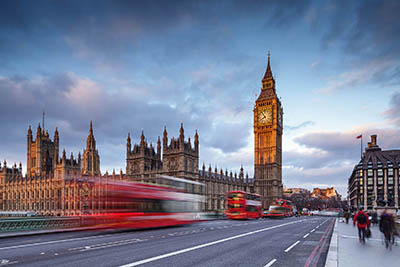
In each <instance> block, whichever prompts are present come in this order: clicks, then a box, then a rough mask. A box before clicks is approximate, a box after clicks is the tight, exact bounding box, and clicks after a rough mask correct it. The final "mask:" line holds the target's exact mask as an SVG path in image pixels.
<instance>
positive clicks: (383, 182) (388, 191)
mask: <svg viewBox="0 0 400 267" xmlns="http://www.w3.org/2000/svg"><path fill="white" fill-rule="evenodd" d="M399 167H400V150H385V151H383V150H382V149H381V148H380V147H379V146H378V144H377V136H376V135H371V142H369V143H368V147H367V148H366V149H365V152H364V153H363V155H362V159H361V160H360V162H359V163H358V164H357V165H355V166H354V169H353V172H352V173H351V176H350V178H349V181H348V199H349V204H350V206H351V207H353V208H357V209H358V208H359V207H363V208H364V209H368V210H373V209H375V208H377V207H380V206H385V205H387V206H389V207H394V208H399V200H400V199H399Z"/></svg>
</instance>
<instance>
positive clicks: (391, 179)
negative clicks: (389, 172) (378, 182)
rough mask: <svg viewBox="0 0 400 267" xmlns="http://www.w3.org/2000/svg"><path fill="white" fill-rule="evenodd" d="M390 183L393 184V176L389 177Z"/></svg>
mask: <svg viewBox="0 0 400 267" xmlns="http://www.w3.org/2000/svg"><path fill="white" fill-rule="evenodd" d="M388 184H393V177H390V176H389V177H388Z"/></svg>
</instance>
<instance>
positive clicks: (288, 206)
mask: <svg viewBox="0 0 400 267" xmlns="http://www.w3.org/2000/svg"><path fill="white" fill-rule="evenodd" d="M275 205H278V206H280V207H283V210H284V215H285V216H286V217H290V216H293V215H294V211H293V204H292V202H291V201H290V200H286V199H277V200H275Z"/></svg>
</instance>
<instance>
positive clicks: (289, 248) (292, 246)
mask: <svg viewBox="0 0 400 267" xmlns="http://www.w3.org/2000/svg"><path fill="white" fill-rule="evenodd" d="M298 243H300V240H298V241H296V242H294V243H293V244H292V245H291V246H290V247H288V248H287V249H285V252H286V253H287V252H289V251H290V250H291V249H292V248H294V247H295V246H296V245H297V244H298Z"/></svg>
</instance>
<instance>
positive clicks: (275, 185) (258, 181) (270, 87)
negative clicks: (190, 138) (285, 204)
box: [253, 51, 283, 209]
mask: <svg viewBox="0 0 400 267" xmlns="http://www.w3.org/2000/svg"><path fill="white" fill-rule="evenodd" d="M261 84H262V87H261V92H260V95H259V96H258V98H257V100H256V103H255V106H254V110H253V113H254V180H255V189H256V193H258V194H260V195H261V196H262V198H263V205H264V208H265V209H266V208H268V207H269V205H271V204H273V201H274V200H276V199H278V198H281V197H282V131H283V124H282V117H283V116H282V115H283V109H282V105H281V102H280V100H279V98H278V96H277V94H276V90H275V79H274V77H273V75H272V71H271V63H270V53H269V51H268V62H267V70H266V72H265V74H264V77H263V79H262V81H261Z"/></svg>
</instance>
